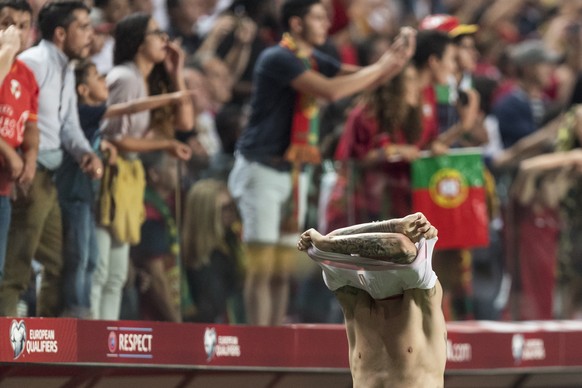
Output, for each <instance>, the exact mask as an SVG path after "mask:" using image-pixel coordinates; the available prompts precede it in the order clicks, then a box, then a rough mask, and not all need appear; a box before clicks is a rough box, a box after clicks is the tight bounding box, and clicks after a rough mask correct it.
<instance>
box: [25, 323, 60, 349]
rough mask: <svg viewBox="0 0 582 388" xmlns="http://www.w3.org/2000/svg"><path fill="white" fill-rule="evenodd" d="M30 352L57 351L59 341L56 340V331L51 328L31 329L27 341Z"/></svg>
mask: <svg viewBox="0 0 582 388" xmlns="http://www.w3.org/2000/svg"><path fill="white" fill-rule="evenodd" d="M26 351H27V352H28V353H57V352H58V351H59V343H58V341H56V340H55V331H54V330H49V329H31V330H29V331H28V340H27V341H26Z"/></svg>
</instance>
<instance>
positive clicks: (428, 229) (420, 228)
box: [395, 212, 438, 242]
mask: <svg viewBox="0 0 582 388" xmlns="http://www.w3.org/2000/svg"><path fill="white" fill-rule="evenodd" d="M395 232H398V233H402V234H403V235H405V236H406V237H408V238H409V239H410V240H411V241H412V242H419V241H420V239H421V238H426V239H427V240H428V239H431V238H434V237H436V236H437V235H438V230H437V228H435V227H434V226H432V225H431V223H430V222H429V221H428V219H427V218H426V217H425V215H424V214H422V213H420V212H418V213H414V214H410V215H408V216H406V217H404V218H401V219H400V222H399V224H398V225H397V226H396V228H395Z"/></svg>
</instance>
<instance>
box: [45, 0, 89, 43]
mask: <svg viewBox="0 0 582 388" xmlns="http://www.w3.org/2000/svg"><path fill="white" fill-rule="evenodd" d="M78 9H80V10H85V11H87V12H89V11H90V10H91V9H90V8H89V7H88V6H87V5H85V3H83V2H81V1H77V0H66V1H49V2H48V3H45V5H43V7H42V8H41V10H40V12H39V13H38V26H39V29H40V34H41V36H42V38H43V39H46V40H49V41H52V40H53V36H54V34H55V30H56V29H57V27H63V28H65V29H67V28H68V27H69V25H70V24H71V23H72V22H73V21H74V20H75V17H74V15H73V12H75V11H76V10H78Z"/></svg>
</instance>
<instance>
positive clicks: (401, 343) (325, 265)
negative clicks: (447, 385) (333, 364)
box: [297, 213, 447, 388]
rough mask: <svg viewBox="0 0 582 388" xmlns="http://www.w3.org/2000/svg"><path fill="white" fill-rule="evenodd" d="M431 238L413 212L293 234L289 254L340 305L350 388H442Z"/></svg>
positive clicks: (442, 338) (442, 341) (442, 329)
mask: <svg viewBox="0 0 582 388" xmlns="http://www.w3.org/2000/svg"><path fill="white" fill-rule="evenodd" d="M437 233H438V231H437V229H436V228H435V227H434V226H432V225H431V224H430V222H429V221H428V220H427V219H426V217H425V216H424V215H423V214H422V213H415V214H411V215H408V216H406V217H404V218H399V219H393V220H388V221H380V222H372V223H367V224H360V225H354V226H350V227H346V228H342V229H337V230H335V231H333V232H331V233H329V234H327V235H325V236H323V235H321V234H320V233H319V232H317V230H315V229H309V230H308V231H306V232H304V233H303V234H302V235H301V238H300V240H299V242H298V243H297V247H298V248H299V250H301V251H306V252H307V253H308V254H309V256H310V257H311V258H312V259H313V260H314V261H316V262H317V263H318V264H319V265H320V266H321V267H322V269H323V277H324V280H325V283H326V285H327V287H328V288H329V289H330V290H332V291H334V293H335V295H336V297H337V299H338V301H339V303H340V304H341V306H342V310H343V313H344V318H345V325H346V332H347V337H348V343H349V361H350V370H351V373H352V379H353V382H354V387H355V388H368V387H370V388H371V387H392V388H399V387H402V388H404V387H406V388H414V387H418V388H425V387H431V388H432V387H443V385H444V371H445V363H446V337H447V332H446V326H445V320H444V317H443V313H442V310H441V301H442V288H441V285H440V283H439V282H438V280H437V278H436V275H435V273H434V272H433V270H432V266H431V259H432V250H433V247H434V244H435V243H436V240H437V238H436V237H437Z"/></svg>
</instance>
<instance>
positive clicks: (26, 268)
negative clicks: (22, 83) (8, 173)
mask: <svg viewBox="0 0 582 388" xmlns="http://www.w3.org/2000/svg"><path fill="white" fill-rule="evenodd" d="M38 19H39V20H38V24H39V27H40V31H41V33H42V40H41V42H40V43H39V45H38V46H35V47H33V48H30V49H28V50H26V51H24V52H23V53H22V54H21V55H20V56H19V58H20V59H21V60H22V61H23V62H25V63H26V64H27V65H28V66H29V67H30V69H31V70H32V72H33V73H34V75H35V77H36V80H37V82H38V83H39V88H40V93H39V106H38V126H39V129H40V146H39V155H38V164H37V173H36V175H35V177H34V180H33V182H32V186H31V189H30V191H29V194H28V196H27V197H26V198H24V197H21V198H19V199H18V200H17V201H16V202H14V208H13V213H12V223H11V226H10V232H9V237H8V250H7V261H6V267H5V268H6V271H5V274H6V278H5V280H4V282H3V283H2V285H1V286H0V315H8V316H11V315H15V314H16V305H17V303H18V300H19V297H20V295H21V293H22V292H24V291H25V290H26V288H27V286H28V282H29V274H30V265H31V261H32V258H33V257H34V258H35V259H36V260H38V261H39V262H41V263H42V264H43V266H44V270H43V276H42V285H41V289H40V295H39V300H38V304H37V315H39V316H44V317H55V316H58V315H59V314H60V309H61V269H62V263H63V257H62V239H61V237H62V236H61V233H62V223H61V212H60V209H59V205H58V201H57V189H56V186H55V184H54V180H53V178H54V173H55V171H56V170H57V169H58V167H59V166H60V165H61V163H62V159H63V148H64V150H65V151H67V152H69V153H71V154H72V155H73V157H74V158H75V159H76V160H77V162H78V163H79V164H80V166H81V169H82V170H83V171H84V172H86V173H88V174H89V175H90V176H91V177H93V178H100V177H101V175H102V173H103V166H102V164H101V160H100V159H99V157H98V156H97V155H96V154H95V153H94V152H93V150H92V148H91V145H90V144H89V142H88V141H87V139H86V138H85V136H84V135H83V132H82V130H81V126H80V123H79V116H78V112H77V96H76V93H75V80H74V71H73V69H72V67H71V66H70V61H72V60H76V59H83V58H85V57H87V55H88V54H89V47H90V42H91V36H92V34H93V29H92V27H91V23H90V20H89V9H88V8H87V6H86V5H84V4H83V3H81V2H78V1H65V2H50V3H47V4H46V5H45V6H44V7H43V8H42V9H41V11H40V14H39V18H38Z"/></svg>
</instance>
